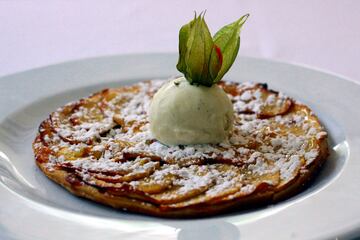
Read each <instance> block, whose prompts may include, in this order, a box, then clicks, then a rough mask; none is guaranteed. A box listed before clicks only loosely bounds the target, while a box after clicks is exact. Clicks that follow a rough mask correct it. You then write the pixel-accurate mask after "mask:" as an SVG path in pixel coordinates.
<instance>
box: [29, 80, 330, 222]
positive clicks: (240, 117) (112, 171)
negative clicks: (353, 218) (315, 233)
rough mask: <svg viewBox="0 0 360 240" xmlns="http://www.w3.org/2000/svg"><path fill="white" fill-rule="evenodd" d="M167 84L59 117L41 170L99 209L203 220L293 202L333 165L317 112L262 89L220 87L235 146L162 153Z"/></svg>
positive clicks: (42, 138) (101, 96)
mask: <svg viewBox="0 0 360 240" xmlns="http://www.w3.org/2000/svg"><path fill="white" fill-rule="evenodd" d="M162 84H164V81H161V80H152V81H145V82H139V83H136V84H134V85H132V86H121V87H119V88H113V89H105V90H102V91H100V92H97V93H95V94H93V95H91V96H89V97H86V98H83V99H81V100H79V101H76V102H72V103H69V104H67V105H65V106H63V107H61V108H59V109H57V110H56V111H55V112H53V113H51V114H50V116H49V117H48V118H47V119H45V120H44V121H43V122H42V123H41V125H40V127H39V130H38V134H37V136H36V138H35V140H34V142H33V150H34V153H35V159H36V164H37V165H38V166H39V168H40V169H41V170H42V171H43V172H44V173H45V175H46V176H47V177H48V178H50V179H51V180H53V181H55V182H57V183H58V184H60V185H61V186H63V187H65V188H66V189H67V190H68V191H70V192H71V193H73V194H75V195H77V196H80V197H84V198H87V199H90V200H93V201H95V202H99V203H102V204H106V205H109V206H112V207H114V208H118V209H121V210H124V211H130V212H136V213H142V214H148V215H154V216H159V217H200V216H207V215H213V214H217V213H221V212H229V211H231V212H233V211H236V210H237V209H239V208H248V207H253V206H258V205H260V204H269V203H274V202H277V201H279V200H282V199H285V198H289V197H291V196H293V195H294V194H296V193H298V192H299V191H301V190H302V189H303V187H304V185H306V184H307V183H308V182H309V181H310V180H311V179H312V178H313V177H314V176H315V175H316V173H317V171H318V170H319V168H320V167H321V165H322V164H323V163H324V161H325V160H326V157H327V155H328V146H327V133H326V132H325V130H324V128H323V126H322V125H321V123H320V122H319V120H318V118H317V117H316V116H315V115H314V114H313V112H312V111H311V109H310V108H309V107H307V106H305V105H304V104H301V103H299V102H297V101H294V100H293V99H291V98H289V97H287V96H285V95H284V94H282V93H278V92H275V91H272V90H269V89H268V88H267V85H266V84H256V83H237V82H230V81H220V82H219V83H217V84H218V85H219V86H220V87H221V88H223V90H224V91H225V92H226V94H227V95H228V96H229V98H230V100H231V102H232V104H233V108H234V113H235V116H234V118H235V120H234V126H233V130H232V132H231V135H230V137H229V138H228V139H227V140H225V141H223V142H221V143H219V144H201V145H178V146H166V145H163V144H162V143H160V142H158V141H157V140H156V139H154V138H153V137H152V134H151V132H150V130H149V122H148V109H149V105H150V102H151V99H152V97H153V95H154V93H155V92H156V91H157V90H158V89H159V88H160V87H161V86H162Z"/></svg>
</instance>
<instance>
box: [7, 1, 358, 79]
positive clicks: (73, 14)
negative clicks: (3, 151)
mask: <svg viewBox="0 0 360 240" xmlns="http://www.w3.org/2000/svg"><path fill="white" fill-rule="evenodd" d="M204 9H207V14H206V20H207V22H208V25H209V26H210V29H211V30H212V32H213V33H214V32H215V31H216V30H217V29H219V27H221V26H222V25H224V24H226V23H229V22H231V21H234V20H235V19H237V18H238V17H240V16H241V15H242V14H244V13H250V14H251V17H250V18H249V20H248V22H247V23H246V25H245V26H244V29H243V32H242V35H241V36H242V42H241V49H240V55H245V56H255V57H264V58H270V59H277V60H281V61H287V62H294V63H301V64H306V65H311V66H313V67H317V68H322V69H325V70H328V71H332V72H335V73H338V74H342V75H345V76H347V77H349V78H352V79H354V80H357V81H359V82H360V67H359V58H360V13H359V10H360V1H355V0H344V1H336V0H333V1H323V0H312V1H286V0H283V1H254V0H248V1H244V0H241V1H240V0H230V1H224V0H223V1H209V0H208V1H205V0H200V1H199V0H197V1H192V0H182V1H168V0H160V1H145V0H143V1H140V0H126V1H125V0H122V1H118V0H114V1H40V0H39V1H31V0H29V1H24V0H12V1H7V0H5V1H4V0H0V76H2V75H6V74H11V73H14V72H17V71H23V70H27V69H31V68H34V67H39V66H44V65H49V64H54V63H58V62H63V61H68V60H74V59H79V58H87V57H94V56H100V55H109V54H124V53H143V52H176V51H177V47H178V30H179V28H180V27H181V26H182V25H183V24H185V23H186V22H188V21H189V20H190V19H191V18H192V17H193V11H194V10H197V11H198V12H200V11H202V10H204Z"/></svg>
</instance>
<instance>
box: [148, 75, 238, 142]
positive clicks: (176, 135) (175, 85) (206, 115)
mask: <svg viewBox="0 0 360 240" xmlns="http://www.w3.org/2000/svg"><path fill="white" fill-rule="evenodd" d="M233 119H234V113H233V106H232V103H231V101H230V99H229V97H228V96H227V95H226V93H225V92H224V91H223V90H222V89H221V88H220V87H218V86H217V85H213V86H211V87H205V86H201V85H200V86H196V85H191V84H190V83H189V82H188V81H187V80H186V79H185V78H183V77H182V78H178V79H175V80H172V81H170V82H168V83H166V84H165V85H164V86H162V87H161V88H160V89H159V91H158V92H157V93H156V94H155V95H154V98H153V100H152V102H151V106H150V119H149V120H150V130H151V132H152V135H153V136H154V137H155V138H156V139H157V140H158V141H160V142H162V143H164V144H166V145H180V144H182V145H188V144H205V143H220V142H222V141H223V140H224V139H225V138H227V137H228V135H229V133H230V131H231V130H232V126H233Z"/></svg>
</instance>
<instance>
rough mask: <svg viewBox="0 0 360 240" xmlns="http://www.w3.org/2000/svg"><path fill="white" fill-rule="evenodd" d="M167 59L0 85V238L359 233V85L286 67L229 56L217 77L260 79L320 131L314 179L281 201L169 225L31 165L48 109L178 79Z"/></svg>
mask: <svg viewBox="0 0 360 240" xmlns="http://www.w3.org/2000/svg"><path fill="white" fill-rule="evenodd" d="M176 60H177V55H175V54H148V55H129V56H111V57H102V58H95V59H88V60H81V61H76V62H69V63H63V64H58V65H54V66H49V67H44V68H39V69H35V70H31V71H27V72H23V73H19V74H15V75H11V76H7V77H3V78H1V79H0V113H1V115H0V183H1V184H0V196H1V197H0V204H1V207H0V239H22V240H28V239H36V240H42V239H54V240H56V239H87V240H92V239H97V240H98V239H179V240H180V239H181V240H186V239H208V240H210V239H227V240H233V239H239V238H242V239H263V238H269V236H271V239H289V238H294V239H312V238H314V239H323V238H333V237H346V238H351V237H354V236H357V235H358V234H359V232H360V159H359V156H360V147H359V146H360V127H359V123H360V111H359V110H358V107H359V105H360V85H358V84H356V83H354V82H351V81H349V80H345V79H343V78H342V77H339V76H335V75H331V74H328V73H324V72H320V71H317V70H311V69H309V68H305V67H299V66H294V65H291V64H285V63H279V62H271V61H266V60H261V59H253V58H239V60H238V61H237V62H236V63H235V64H234V66H233V68H232V70H231V72H230V73H229V74H228V75H227V76H226V78H227V79H231V80H234V81H256V82H267V83H268V84H269V87H270V88H272V89H276V90H281V91H283V92H285V93H286V94H288V95H290V96H292V97H294V98H296V99H298V100H301V101H303V102H305V103H306V104H308V105H309V106H311V107H312V108H313V109H314V111H315V112H316V113H317V114H318V116H319V117H320V120H321V121H322V122H323V124H324V125H325V126H326V128H327V130H328V132H329V134H330V141H329V143H330V145H331V147H332V152H331V157H330V158H329V160H328V162H327V163H326V165H325V166H324V168H323V170H322V171H321V173H320V175H319V177H318V178H317V179H316V181H315V182H314V183H313V184H312V185H311V186H310V187H309V188H308V189H307V190H305V191H303V192H302V193H300V194H298V195H297V196H294V197H292V198H290V199H288V200H286V201H283V202H281V203H278V204H275V205H271V206H267V207H263V208H259V209H253V210H250V211H241V212H235V213H232V214H227V215H219V216H216V217H212V218H205V219H190V220H189V219H188V220H169V219H159V218H154V217H147V216H141V215H135V214H129V213H123V212H120V211H115V210H113V209H111V208H108V207H104V206H102V205H99V204H95V203H92V202H90V201H87V200H84V199H79V198H77V197H75V196H73V195H71V194H70V193H68V192H67V191H65V190H64V189H63V188H61V187H59V186H57V185H56V184H55V183H53V182H51V181H50V180H48V179H47V178H46V177H45V176H44V175H43V174H42V173H41V172H40V171H39V170H38V169H37V167H36V166H35V164H34V159H33V154H32V150H31V142H32V140H33V138H34V136H35V132H36V130H37V127H38V125H39V123H40V121H41V120H42V119H44V118H45V117H46V116H47V115H48V114H49V113H50V112H51V111H53V110H55V109H56V108H57V107H59V106H61V105H63V104H65V103H67V102H69V101H71V100H75V99H79V98H80V97H83V96H86V95H88V94H90V93H91V92H94V91H96V90H100V89H102V88H106V87H112V86H119V85H124V84H129V83H132V82H136V81H139V80H144V79H153V78H167V77H169V76H173V75H176V74H178V73H177V71H176V69H175V64H176Z"/></svg>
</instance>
